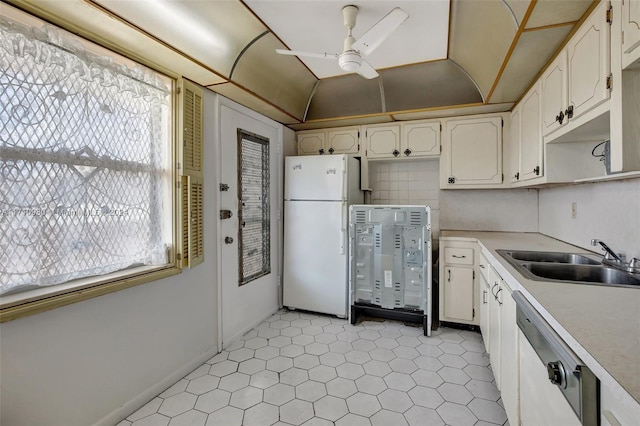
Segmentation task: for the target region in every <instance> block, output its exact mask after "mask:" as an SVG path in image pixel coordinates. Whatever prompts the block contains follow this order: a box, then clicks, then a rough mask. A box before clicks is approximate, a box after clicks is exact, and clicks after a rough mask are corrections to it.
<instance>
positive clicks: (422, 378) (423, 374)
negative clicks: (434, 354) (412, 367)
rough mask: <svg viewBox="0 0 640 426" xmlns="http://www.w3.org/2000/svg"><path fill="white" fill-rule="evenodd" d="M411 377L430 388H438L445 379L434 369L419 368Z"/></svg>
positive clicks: (420, 384) (418, 383)
mask: <svg viewBox="0 0 640 426" xmlns="http://www.w3.org/2000/svg"><path fill="white" fill-rule="evenodd" d="M411 378H412V379H413V381H414V382H416V384H417V385H419V386H426V387H428V388H437V387H438V386H440V385H441V384H442V383H444V380H442V377H440V376H439V375H438V373H436V372H434V371H428V370H417V371H414V372H413V373H411Z"/></svg>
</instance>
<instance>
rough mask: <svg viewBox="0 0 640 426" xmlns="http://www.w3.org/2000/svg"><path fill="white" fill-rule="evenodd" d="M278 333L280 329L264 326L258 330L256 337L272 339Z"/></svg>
mask: <svg viewBox="0 0 640 426" xmlns="http://www.w3.org/2000/svg"><path fill="white" fill-rule="evenodd" d="M279 335H280V330H277V329H275V328H264V329H262V330H259V331H258V337H262V338H265V339H273V338H274V337H276V336H279Z"/></svg>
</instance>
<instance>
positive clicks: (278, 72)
mask: <svg viewBox="0 0 640 426" xmlns="http://www.w3.org/2000/svg"><path fill="white" fill-rule="evenodd" d="M281 48H283V45H282V43H281V42H280V41H279V40H278V39H277V38H275V37H274V35H273V34H271V33H268V34H265V35H264V36H263V37H261V38H260V39H259V40H257V41H256V42H255V43H253V44H252V45H251V46H250V47H249V48H247V49H246V51H245V52H244V53H243V55H242V56H241V57H240V58H238V62H237V64H236V66H235V69H234V70H233V74H232V75H231V79H232V80H233V81H235V82H237V83H238V84H240V85H242V86H244V87H246V88H247V89H249V90H251V91H252V92H254V93H256V94H258V95H259V96H260V97H262V98H264V99H268V100H269V101H270V102H271V103H273V104H274V105H277V106H278V107H280V108H282V109H283V110H285V111H287V112H288V113H289V114H291V115H293V116H295V117H297V118H299V119H300V120H302V118H303V117H304V112H305V109H306V108H307V102H308V101H309V96H310V95H311V92H312V90H313V87H314V86H315V84H316V81H317V79H316V77H315V76H314V75H313V74H312V73H311V71H309V70H308V69H307V68H306V67H305V66H304V65H303V64H302V63H300V61H298V60H297V59H296V58H294V57H293V56H283V55H278V54H276V53H275V49H281Z"/></svg>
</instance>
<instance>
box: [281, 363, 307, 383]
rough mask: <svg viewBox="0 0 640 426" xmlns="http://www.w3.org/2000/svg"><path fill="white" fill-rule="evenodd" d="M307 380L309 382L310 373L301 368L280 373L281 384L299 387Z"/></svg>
mask: <svg viewBox="0 0 640 426" xmlns="http://www.w3.org/2000/svg"><path fill="white" fill-rule="evenodd" d="M307 380H309V373H307V370H302V369H300V368H296V367H293V368H290V369H288V370H285V371H283V372H282V373H280V382H281V383H284V384H287V385H291V386H297V385H299V384H300V383H302V382H305V381H307Z"/></svg>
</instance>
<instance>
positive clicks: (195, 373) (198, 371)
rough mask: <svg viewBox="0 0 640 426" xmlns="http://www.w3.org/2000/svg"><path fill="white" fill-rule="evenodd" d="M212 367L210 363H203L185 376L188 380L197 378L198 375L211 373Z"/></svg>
mask: <svg viewBox="0 0 640 426" xmlns="http://www.w3.org/2000/svg"><path fill="white" fill-rule="evenodd" d="M210 368H211V367H209V365H208V364H202V365H201V366H200V367H198V368H196V369H195V370H193V371H192V372H191V373H189V374H187V375H186V376H184V378H185V379H187V380H193V379H197V378H198V377H200V376H204V375H205V374H207V373H209V369H210Z"/></svg>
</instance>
